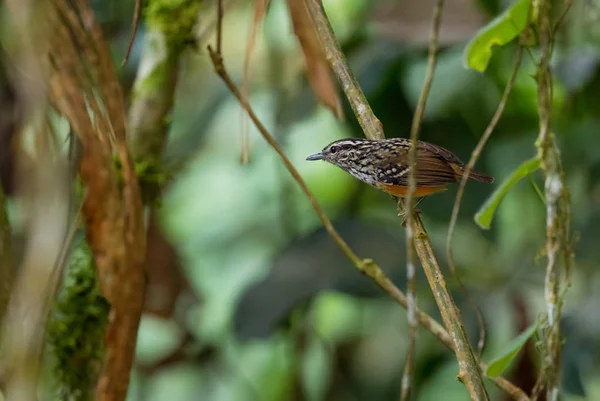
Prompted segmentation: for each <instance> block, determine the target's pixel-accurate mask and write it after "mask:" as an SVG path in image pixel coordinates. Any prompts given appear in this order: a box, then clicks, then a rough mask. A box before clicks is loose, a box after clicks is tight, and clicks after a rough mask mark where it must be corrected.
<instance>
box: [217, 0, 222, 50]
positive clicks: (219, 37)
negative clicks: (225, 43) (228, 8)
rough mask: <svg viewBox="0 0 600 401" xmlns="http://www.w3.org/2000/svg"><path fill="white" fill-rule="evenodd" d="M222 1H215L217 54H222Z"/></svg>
mask: <svg viewBox="0 0 600 401" xmlns="http://www.w3.org/2000/svg"><path fill="white" fill-rule="evenodd" d="M222 37H223V0H217V53H219V54H222V52H221V50H222V48H221V47H222V40H223V38H222Z"/></svg>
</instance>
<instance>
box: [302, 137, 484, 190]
mask: <svg viewBox="0 0 600 401" xmlns="http://www.w3.org/2000/svg"><path fill="white" fill-rule="evenodd" d="M409 151H410V140H409V139H406V138H388V139H382V140H374V139H365V138H348V139H340V140H337V141H334V142H332V143H330V144H329V145H327V146H326V147H325V148H323V150H322V151H321V152H319V153H315V154H314V155H310V156H308V157H307V158H306V160H325V161H327V162H329V163H331V164H333V165H336V166H338V167H340V168H341V169H343V170H345V171H346V172H348V173H350V174H352V175H353V176H354V177H356V178H358V179H359V180H360V181H362V182H365V183H367V184H369V185H371V186H373V187H375V188H377V189H380V190H382V191H384V192H386V193H388V194H390V195H393V196H396V197H407V196H408V177H409V175H408V172H409V170H410V166H409V161H408V159H409ZM416 156H417V157H416V166H417V169H416V171H415V182H416V190H415V193H414V196H415V197H416V198H423V197H425V196H428V195H431V194H434V193H436V192H440V191H444V190H446V189H447V186H448V184H453V183H456V182H457V181H459V180H461V179H462V175H463V173H464V169H465V165H464V163H463V162H462V161H460V159H459V158H458V157H456V155H454V153H452V152H450V151H449V150H447V149H444V148H442V147H441V146H437V145H434V144H431V143H428V142H423V141H418V142H417V155H416ZM469 178H471V179H473V180H475V181H479V182H484V183H488V184H489V183H492V182H493V181H494V178H493V177H491V176H489V175H486V174H481V173H476V172H473V171H471V173H470V174H469Z"/></svg>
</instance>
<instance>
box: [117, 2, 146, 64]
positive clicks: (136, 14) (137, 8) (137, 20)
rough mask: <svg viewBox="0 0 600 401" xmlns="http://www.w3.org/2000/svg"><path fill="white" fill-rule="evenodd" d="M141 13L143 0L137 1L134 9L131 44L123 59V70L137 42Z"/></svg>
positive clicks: (130, 36)
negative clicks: (134, 43)
mask: <svg viewBox="0 0 600 401" xmlns="http://www.w3.org/2000/svg"><path fill="white" fill-rule="evenodd" d="M141 13H142V0H135V8H134V9H133V21H132V22H131V33H130V34H129V43H128V44H127V50H126V51H125V56H124V57H123V61H122V62H121V68H123V67H125V64H127V61H128V60H129V55H130V54H131V49H132V48H133V42H135V37H136V34H137V30H138V25H139V23H140V14H141Z"/></svg>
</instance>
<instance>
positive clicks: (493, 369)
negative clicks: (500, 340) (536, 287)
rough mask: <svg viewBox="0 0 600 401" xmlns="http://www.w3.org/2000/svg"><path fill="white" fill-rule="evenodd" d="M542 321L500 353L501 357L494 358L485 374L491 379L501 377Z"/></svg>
mask: <svg viewBox="0 0 600 401" xmlns="http://www.w3.org/2000/svg"><path fill="white" fill-rule="evenodd" d="M542 321H543V320H542V319H538V320H537V321H536V322H535V323H533V324H532V325H531V326H530V327H529V328H528V329H527V330H525V331H524V332H522V333H521V334H519V335H518V336H517V337H515V338H513V339H512V341H510V342H509V343H508V344H506V346H505V347H504V349H503V350H502V352H500V353H499V355H498V356H497V357H496V358H494V359H493V360H492V362H490V364H489V365H488V368H487V371H486V372H485V374H486V375H488V376H489V377H495V376H500V375H501V374H502V373H503V372H504V371H505V370H506V368H508V365H510V363H511V362H512V360H513V359H514V358H515V356H517V354H518V353H519V351H520V350H521V348H523V346H524V345H525V343H526V342H527V340H529V338H530V337H531V336H532V335H533V333H535V331H536V330H537V328H538V327H539V325H540V323H541V322H542Z"/></svg>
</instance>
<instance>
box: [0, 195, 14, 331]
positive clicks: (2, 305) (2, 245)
mask: <svg viewBox="0 0 600 401" xmlns="http://www.w3.org/2000/svg"><path fill="white" fill-rule="evenodd" d="M14 271H15V268H14V265H13V256H12V230H11V228H10V222H9V221H8V215H7V213H6V196H5V195H4V190H3V188H2V184H0V282H1V283H2V284H1V288H0V321H2V320H3V318H4V314H5V312H6V308H7V307H8V303H9V300H10V293H11V287H12V284H13V277H14Z"/></svg>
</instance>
